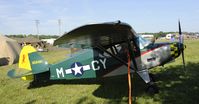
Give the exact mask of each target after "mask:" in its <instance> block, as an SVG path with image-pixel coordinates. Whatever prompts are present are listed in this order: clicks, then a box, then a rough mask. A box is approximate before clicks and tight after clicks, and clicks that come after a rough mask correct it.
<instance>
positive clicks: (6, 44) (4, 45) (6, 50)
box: [0, 35, 21, 65]
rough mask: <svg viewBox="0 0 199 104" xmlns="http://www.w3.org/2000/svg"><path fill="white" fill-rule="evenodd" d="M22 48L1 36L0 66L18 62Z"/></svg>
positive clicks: (15, 42) (13, 41)
mask: <svg viewBox="0 0 199 104" xmlns="http://www.w3.org/2000/svg"><path fill="white" fill-rule="evenodd" d="M20 51H21V47H20V46H19V44H18V43H17V41H15V40H13V39H10V38H8V37H5V36H3V35H0V65H7V64H9V65H11V64H13V63H16V62H18V59H19V53H20Z"/></svg>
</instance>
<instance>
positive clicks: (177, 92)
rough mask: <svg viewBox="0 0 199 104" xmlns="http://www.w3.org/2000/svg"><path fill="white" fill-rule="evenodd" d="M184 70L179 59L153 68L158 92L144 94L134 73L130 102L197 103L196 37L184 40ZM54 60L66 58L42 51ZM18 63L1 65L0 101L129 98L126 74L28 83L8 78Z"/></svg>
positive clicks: (80, 102)
mask: <svg viewBox="0 0 199 104" xmlns="http://www.w3.org/2000/svg"><path fill="white" fill-rule="evenodd" d="M185 44H186V46H187V48H186V50H185V60H186V69H187V73H186V74H185V73H184V70H183V67H182V58H181V57H179V58H177V59H176V61H175V62H173V63H169V64H167V65H165V66H164V67H157V68H154V69H153V70H151V71H152V73H154V74H156V77H157V82H156V83H157V85H158V86H159V88H160V92H159V93H158V94H155V95H149V94H146V93H145V87H146V85H145V84H144V83H143V81H142V80H141V79H140V78H139V77H138V76H135V77H134V79H133V81H132V83H133V102H134V103H137V104H197V103H199V40H187V41H185ZM41 54H43V56H44V57H45V59H47V60H48V61H50V63H53V62H54V61H55V60H56V59H59V58H63V57H66V56H65V54H63V53H62V52H58V53H55V52H48V53H41ZM16 67H17V65H16V64H15V65H10V66H1V67H0V104H13V103H14V104H34V103H36V104H37V103H39V104H49V103H50V104H95V103H96V104H117V103H118V104H120V103H124V104H125V103H127V101H128V84H127V76H120V77H114V78H109V79H96V80H79V81H58V82H49V83H44V84H40V85H37V86H30V85H29V82H30V81H23V80H20V79H10V78H8V77H7V75H6V74H7V71H8V70H9V69H12V68H16Z"/></svg>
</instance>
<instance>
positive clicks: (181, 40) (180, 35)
mask: <svg viewBox="0 0 199 104" xmlns="http://www.w3.org/2000/svg"><path fill="white" fill-rule="evenodd" d="M178 27H179V42H180V43H183V36H182V31H181V25H180V20H179V21H178Z"/></svg>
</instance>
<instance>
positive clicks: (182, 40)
mask: <svg viewBox="0 0 199 104" xmlns="http://www.w3.org/2000/svg"><path fill="white" fill-rule="evenodd" d="M178 26H179V43H180V44H179V47H180V50H181V54H182V61H183V67H184V70H185V72H186V68H185V59H184V44H183V43H184V37H183V35H182V32H181V26H180V20H179V21H178Z"/></svg>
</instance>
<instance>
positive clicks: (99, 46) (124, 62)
mask: <svg viewBox="0 0 199 104" xmlns="http://www.w3.org/2000/svg"><path fill="white" fill-rule="evenodd" d="M96 47H97V48H98V49H100V50H102V51H104V52H106V53H107V54H109V55H110V56H111V57H113V58H115V59H116V60H118V61H119V62H120V63H122V64H124V65H125V66H127V67H128V64H127V62H126V61H124V60H123V59H121V58H119V57H118V56H116V55H113V54H112V53H110V52H108V51H107V50H106V49H105V48H104V47H103V46H101V45H100V44H98V45H97V46H96ZM130 68H131V69H132V70H133V72H134V68H133V67H131V66H130Z"/></svg>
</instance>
